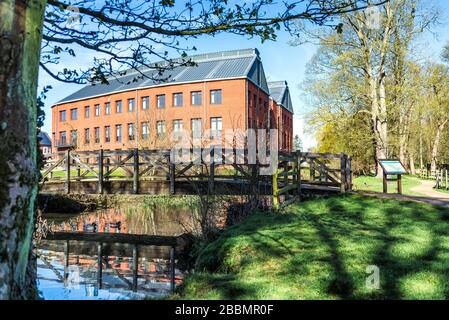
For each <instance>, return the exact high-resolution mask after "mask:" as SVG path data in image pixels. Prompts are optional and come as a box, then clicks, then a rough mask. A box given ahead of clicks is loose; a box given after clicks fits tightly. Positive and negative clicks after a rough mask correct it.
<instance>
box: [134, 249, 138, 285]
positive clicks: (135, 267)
mask: <svg viewBox="0 0 449 320" xmlns="http://www.w3.org/2000/svg"><path fill="white" fill-rule="evenodd" d="M138 269H139V252H138V250H137V244H135V245H134V246H133V291H134V292H136V291H137V278H138Z"/></svg>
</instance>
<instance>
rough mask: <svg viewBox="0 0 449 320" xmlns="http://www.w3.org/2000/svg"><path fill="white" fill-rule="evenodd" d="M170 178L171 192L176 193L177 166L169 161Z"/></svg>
mask: <svg viewBox="0 0 449 320" xmlns="http://www.w3.org/2000/svg"><path fill="white" fill-rule="evenodd" d="M168 172H169V179H170V194H171V195H174V194H175V179H176V176H175V173H176V166H175V164H174V163H169V170H168Z"/></svg>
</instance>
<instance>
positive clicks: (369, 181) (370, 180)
mask: <svg viewBox="0 0 449 320" xmlns="http://www.w3.org/2000/svg"><path fill="white" fill-rule="evenodd" d="M353 183H354V190H357V191H369V192H383V180H382V179H381V178H377V177H371V176H360V177H357V178H355V179H354V180H353ZM420 184H421V182H420V180H419V178H417V177H414V176H403V177H402V193H403V194H405V195H410V196H423V195H422V194H420V193H417V192H413V191H412V190H411V189H413V188H414V187H417V186H419V185H420ZM396 192H397V183H396V182H389V183H388V193H396Z"/></svg>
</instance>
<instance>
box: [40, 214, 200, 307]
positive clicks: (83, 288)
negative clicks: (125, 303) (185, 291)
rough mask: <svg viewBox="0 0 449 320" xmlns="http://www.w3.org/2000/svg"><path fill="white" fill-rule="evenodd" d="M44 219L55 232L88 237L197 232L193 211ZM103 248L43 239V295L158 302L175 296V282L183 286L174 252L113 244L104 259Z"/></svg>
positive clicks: (78, 242)
mask: <svg viewBox="0 0 449 320" xmlns="http://www.w3.org/2000/svg"><path fill="white" fill-rule="evenodd" d="M44 218H45V219H47V221H48V223H49V225H50V226H51V231H52V232H57V233H58V232H77V233H83V234H87V235H88V234H102V233H111V234H119V233H120V234H122V233H123V234H130V235H136V236H137V235H165V236H178V235H181V234H184V233H186V232H189V231H192V230H193V229H194V227H195V226H194V223H193V221H194V219H193V217H192V211H191V210H188V209H184V210H183V209H179V208H177V209H176V210H167V209H166V208H165V209H164V210H149V209H148V208H147V209H144V208H140V209H137V208H122V209H108V210H99V211H97V212H92V213H83V214H79V215H64V214H53V215H47V216H46V217H44ZM106 236H107V235H106ZM102 246H103V245H102ZM97 247H98V243H97V242H88V241H74V240H70V241H69V242H67V241H60V240H41V241H40V243H39V245H38V248H37V254H38V288H39V290H40V292H41V296H42V297H43V298H44V299H68V300H73V299H76V300H83V299H89V300H90V299H143V298H158V297H163V296H165V295H167V294H169V293H170V292H171V281H173V280H172V279H174V283H175V284H179V283H181V281H182V273H181V272H180V271H179V270H177V269H175V272H174V277H173V274H172V270H171V265H170V260H169V258H170V253H171V252H170V248H169V247H153V246H143V245H140V244H139V245H137V244H134V245H130V244H126V243H111V244H107V245H106V244H105V245H104V246H103V247H102V249H101V250H102V251H99V252H102V253H101V255H100V254H99V252H97ZM134 247H135V248H136V249H135V250H136V251H137V247H138V248H139V249H138V252H139V253H138V258H137V259H134V258H133V256H134V257H135V253H134V251H133V250H134V249H133V248H134ZM67 251H68V254H67ZM99 256H101V259H100V260H101V262H100V261H99V258H98V257H99ZM100 263H101V267H100ZM136 273H137V274H138V276H137V277H136Z"/></svg>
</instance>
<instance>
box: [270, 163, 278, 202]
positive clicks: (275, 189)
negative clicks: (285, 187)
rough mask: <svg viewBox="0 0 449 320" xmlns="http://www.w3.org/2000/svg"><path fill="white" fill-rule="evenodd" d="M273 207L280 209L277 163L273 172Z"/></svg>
mask: <svg viewBox="0 0 449 320" xmlns="http://www.w3.org/2000/svg"><path fill="white" fill-rule="evenodd" d="M272 185H273V208H274V209H278V208H279V196H278V193H279V187H278V168H277V165H275V171H274V173H273V182H272Z"/></svg>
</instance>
